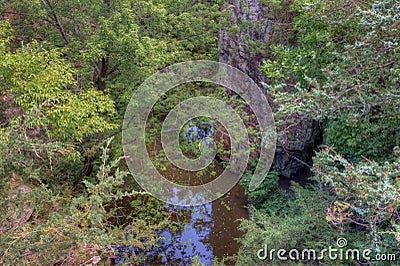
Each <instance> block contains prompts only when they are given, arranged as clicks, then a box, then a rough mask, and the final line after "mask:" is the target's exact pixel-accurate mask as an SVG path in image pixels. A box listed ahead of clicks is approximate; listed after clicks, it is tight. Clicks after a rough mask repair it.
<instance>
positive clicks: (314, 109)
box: [239, 0, 400, 265]
mask: <svg viewBox="0 0 400 266" xmlns="http://www.w3.org/2000/svg"><path fill="white" fill-rule="evenodd" d="M291 9H292V10H293V11H295V12H296V15H295V17H294V21H293V24H292V25H291V29H292V34H294V35H295V36H296V43H295V45H293V44H292V45H283V44H278V45H275V46H272V47H271V48H272V51H273V56H271V58H269V59H268V60H267V61H266V63H265V64H264V65H263V66H262V71H263V73H265V74H266V75H267V76H268V77H269V78H270V82H269V83H268V84H266V85H265V86H266V87H267V88H268V91H269V93H270V95H271V96H272V98H273V99H274V104H275V106H278V111H277V113H276V118H277V121H278V126H279V125H281V124H280V121H282V122H283V121H285V123H287V121H288V120H287V119H285V118H286V117H288V116H289V115H291V114H293V113H295V114H297V115H299V116H302V117H311V118H313V119H315V120H318V121H320V123H322V124H323V130H324V143H325V144H326V145H325V146H323V147H321V148H320V151H319V152H317V154H316V156H315V157H314V158H313V161H314V167H313V169H312V170H313V172H314V176H313V178H312V180H313V182H312V183H313V184H315V185H318V186H319V187H320V188H321V189H315V188H306V189H304V188H299V187H298V186H297V185H296V186H294V187H293V188H292V189H293V190H294V195H293V196H289V197H288V196H283V199H285V200H286V203H285V204H286V207H285V208H284V209H282V210H281V211H280V212H279V213H278V214H276V213H275V214H274V213H273V214H272V215H271V212H268V210H267V211H265V210H264V209H263V208H260V207H258V208H257V209H256V210H254V211H253V218H252V219H251V221H250V222H248V221H244V222H243V223H242V225H243V226H244V229H245V230H246V231H247V234H246V236H245V238H244V239H243V240H241V242H242V243H243V247H242V249H241V252H240V254H239V261H241V262H243V263H246V264H248V263H254V262H257V258H256V257H255V253H254V250H256V249H257V248H261V247H262V246H263V244H264V243H266V244H268V245H270V246H275V245H276V246H277V247H283V248H288V249H290V248H298V249H300V250H301V249H302V248H307V247H308V248H310V247H313V248H317V249H318V247H327V246H329V245H331V244H332V243H333V242H334V240H335V239H337V238H338V237H339V236H342V237H343V236H344V237H345V238H346V239H347V240H348V243H349V245H350V244H351V246H352V247H356V248H360V249H363V248H364V249H365V248H370V249H372V250H374V252H378V253H379V252H382V253H385V252H386V253H394V254H398V252H399V245H400V238H399V225H400V216H399V195H400V194H399V193H400V172H399V170H400V168H399V162H400V161H399V160H400V157H399V151H398V146H399V144H400V138H399V128H400V108H399V107H400V98H399V93H400V89H399V88H400V83H399V81H400V79H399V77H400V75H399V71H400V64H399V63H400V60H399V59H400V53H399V35H398V32H399V30H400V26H399V21H400V9H399V2H398V1H391V0H388V1H361V2H360V1H346V0H341V1H314V0H295V1H293V2H292V4H291ZM269 182H272V181H269ZM270 191H273V190H271V188H269V189H267V190H266V191H265V194H266V195H269V193H270ZM252 193H254V192H251V193H250V197H251V196H252ZM259 193H260V192H257V194H259ZM281 198H282V197H281ZM271 200H272V202H274V197H269V199H266V200H265V202H264V206H270V207H268V209H272V210H274V207H273V206H272V207H271V205H273V204H271V203H270V202H271ZM279 204H280V203H279ZM256 207H257V205H256ZM311 209H312V210H313V211H312V212H311V213H309V211H310V210H311ZM350 233H351V235H350ZM251 252H253V253H251ZM374 254H375V253H374ZM276 263H277V264H279V263H283V264H285V263H286V262H279V261H277V262H276ZM324 263H334V262H332V261H324ZM336 263H338V262H336ZM380 263H381V264H382V265H383V264H384V263H388V265H389V264H390V262H380Z"/></svg>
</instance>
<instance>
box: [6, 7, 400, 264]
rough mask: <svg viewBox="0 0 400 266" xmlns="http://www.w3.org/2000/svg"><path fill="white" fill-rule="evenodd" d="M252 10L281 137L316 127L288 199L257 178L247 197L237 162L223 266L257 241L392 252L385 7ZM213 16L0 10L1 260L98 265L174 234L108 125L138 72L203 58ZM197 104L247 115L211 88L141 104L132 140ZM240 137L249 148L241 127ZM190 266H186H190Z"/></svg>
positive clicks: (393, 97)
mask: <svg viewBox="0 0 400 266" xmlns="http://www.w3.org/2000/svg"><path fill="white" fill-rule="evenodd" d="M260 2H262V4H263V5H265V6H266V7H267V8H268V10H270V14H268V16H269V19H273V20H274V22H275V25H274V32H273V34H272V38H273V39H272V40H271V41H270V43H269V44H268V45H271V46H270V47H269V48H270V49H264V48H265V47H264V45H265V44H263V43H260V42H258V41H254V42H250V41H249V43H248V45H249V46H251V48H252V49H254V50H252V51H254V52H260V51H261V52H262V54H263V55H265V56H268V58H267V59H266V61H265V64H263V65H262V66H261V71H262V73H263V74H265V75H266V76H267V77H268V83H267V84H264V85H265V89H266V90H267V91H268V94H269V96H270V97H271V102H272V103H273V107H274V108H276V110H277V112H276V114H275V117H276V121H277V126H278V128H280V129H282V132H280V133H283V134H284V133H285V132H284V131H285V129H284V128H283V126H287V127H288V128H289V127H291V126H293V125H290V119H288V117H290V116H291V115H293V114H295V115H297V116H298V117H302V118H312V119H314V120H315V121H318V122H319V123H320V124H321V125H322V127H323V133H324V139H323V142H324V145H323V146H321V147H319V148H318V150H317V151H316V154H315V156H314V158H313V168H312V170H313V176H312V177H311V180H310V184H308V185H307V186H306V187H301V186H299V185H298V184H296V183H292V187H291V190H290V191H284V190H281V189H279V188H278V186H279V176H278V174H277V173H276V172H270V173H269V175H268V177H267V178H266V179H265V181H264V182H263V183H262V185H261V186H260V187H258V188H257V189H256V190H255V191H249V190H248V184H249V182H250V178H251V174H250V173H251V171H252V169H251V165H249V168H250V169H249V172H248V173H246V174H245V175H244V177H243V178H242V180H241V184H242V185H243V186H244V187H245V189H246V194H247V195H248V200H249V203H250V205H251V207H250V214H251V218H250V219H249V220H242V221H241V226H240V227H241V229H242V230H243V231H244V232H245V235H244V237H243V238H242V239H240V240H238V241H240V243H241V244H242V246H241V248H240V250H239V253H238V255H237V257H235V258H234V259H233V260H235V261H236V262H237V265H253V264H257V265H258V264H260V263H263V262H261V261H260V260H259V259H258V258H257V256H256V251H257V250H259V249H260V248H263V247H264V245H265V244H266V245H268V246H270V247H271V248H286V249H291V248H297V249H299V250H301V249H304V248H314V249H316V250H321V249H323V248H324V247H327V246H330V245H334V243H335V241H336V239H337V238H338V237H345V238H346V239H347V240H348V247H349V248H360V249H366V248H370V249H372V250H373V252H374V253H373V254H376V253H399V251H400V247H399V245H400V215H399V210H400V205H399V204H400V203H399V198H400V150H399V148H398V147H399V146H400V133H399V132H400V108H399V107H400V89H399V88H400V64H399V62H400V49H399V45H400V44H399V42H400V37H399V31H400V24H399V23H400V5H399V1H398V0H366V1H350V0H339V1H328V0H319V1H316V0H293V1H289V0H262V1H260ZM223 4H224V1H222V0H207V1H193V0H177V1H168V0H151V1H145V0H138V1H131V0H122V1H109V0H104V1H93V0H89V1H78V0H64V1H59V0H43V1H24V0H15V1H2V2H1V3H0V11H1V13H2V17H1V20H0V86H1V92H0V195H1V197H2V198H3V200H2V201H1V202H0V263H1V264H6V265H14V264H28V265H38V264H46V263H49V264H51V263H53V264H54V263H60V264H63V263H64V264H70V265H80V264H88V263H93V264H97V262H96V261H97V260H98V259H101V261H102V263H104V264H109V263H110V262H109V261H106V260H107V258H111V257H112V256H114V255H115V253H116V251H115V250H116V248H117V247H118V246H121V245H128V246H133V247H135V248H137V249H136V250H140V251H146V250H147V249H148V248H150V247H151V246H152V245H155V244H156V242H157V237H158V236H157V233H156V232H157V231H156V230H158V229H161V228H163V227H166V226H168V227H169V228H170V229H176V228H178V227H179V225H177V224H176V223H175V222H174V221H172V220H173V218H171V216H172V214H171V213H169V212H167V211H166V210H165V208H164V204H163V203H161V202H160V201H158V200H156V199H154V198H152V197H151V196H149V195H148V194H146V193H143V192H141V191H140V190H139V188H138V186H137V185H136V184H135V183H134V182H132V177H131V175H130V174H128V172H127V171H126V165H125V163H124V161H123V160H122V159H123V157H122V147H121V128H120V125H121V122H122V119H123V115H124V111H125V108H126V105H127V103H128V101H129V99H130V97H131V95H132V93H133V92H134V90H135V89H136V88H137V86H138V85H139V84H140V83H141V82H143V81H144V80H145V79H146V78H147V77H148V76H149V75H151V74H153V73H155V72H157V71H158V70H160V69H162V68H164V67H166V66H169V65H171V64H173V63H176V62H181V61H188V60H195V59H209V60H218V32H219V30H220V29H221V28H223V27H224V26H226V25H229V24H227V23H229V22H230V21H229V18H230V16H229V12H230V10H229V8H228V9H227V10H226V11H222V8H221V7H222V5H223ZM243 23H244V22H243ZM255 25H256V24H255ZM247 26H249V25H245V23H244V24H243V25H241V27H243V28H245V27H247ZM250 26H251V25H250ZM226 28H229V27H226ZM240 30H241V28H240V27H234V28H232V29H229V30H228V31H230V32H232V33H238V31H240ZM200 94H201V95H207V94H212V95H214V96H216V97H217V98H219V99H223V100H225V101H226V102H227V103H228V104H230V105H232V106H233V107H234V108H235V110H238V111H240V116H241V118H242V119H243V120H244V121H247V122H248V121H250V122H251V121H253V120H252V119H254V117H252V114H251V113H248V112H246V111H245V110H246V106H244V105H243V102H242V101H241V100H240V99H238V98H239V97H237V98H236V96H233V97H232V96H230V97H228V96H227V93H226V91H225V89H221V88H216V87H215V86H213V85H210V84H204V83H200V82H198V83H192V84H185V85H182V86H179V87H177V88H175V89H174V90H172V91H171V92H169V93H167V94H166V95H164V96H163V97H162V98H161V99H159V101H158V102H157V104H156V105H155V106H154V108H153V111H152V114H151V117H149V119H148V133H151V134H149V135H148V136H146V137H148V139H147V141H149V142H151V143H154V144H156V142H154V141H155V140H156V139H157V138H159V133H160V129H161V123H160V121H162V119H163V118H165V115H166V114H167V113H168V112H169V111H170V110H171V109H172V108H173V107H175V106H176V104H177V103H179V102H181V101H183V100H185V99H188V98H190V97H193V96H199V95H200ZM198 120H199V119H198ZM202 120H203V121H205V119H204V118H202ZM196 122H198V121H197V120H192V121H190V122H189V123H188V124H186V125H184V127H183V128H182V132H181V133H182V134H183V133H184V131H185V129H187V128H188V127H189V126H192V125H194V124H195V123H196ZM215 125H217V124H215ZM249 133H250V135H252V139H251V140H252V147H251V148H252V152H253V151H254V150H255V149H256V148H257V147H256V146H257V141H256V140H255V139H256V137H257V128H256V126H254V128H252V127H250V128H249ZM181 140H182V141H181V144H182V145H181V148H182V150H183V151H184V152H185V153H187V154H189V155H196V154H198V152H199V150H197V149H196V148H197V146H198V143H199V140H197V141H196V142H194V143H192V144H190V145H189V144H188V143H185V142H184V141H183V138H182V136H181ZM219 145H220V146H221V147H219V148H220V152H221V154H222V153H223V152H225V154H224V155H225V156H229V151H226V150H224V148H225V147H222V146H224V143H223V142H222V141H220V142H219ZM156 156H158V157H156V158H158V159H160V158H161V157H163V156H164V154H163V153H162V152H160V153H158V154H157V155H156ZM156 161H157V163H158V164H159V165H158V166H160V168H161V169H163V168H165V167H167V166H168V165H167V164H165V163H163V162H165V161H166V160H156ZM199 174H202V172H201V171H200V172H199ZM210 175H216V173H215V172H213V173H211V174H210ZM120 202H123V203H124V204H125V205H126V206H125V207H126V208H120V205H121V204H119V203H120ZM228 207H229V206H228ZM228 207H227V208H228ZM121 216H123V218H121ZM177 220H179V217H178V219H177ZM125 255H126V254H125ZM131 258H132V256H131ZM145 259H146V252H137V254H133V260H134V262H135V263H139V262H140V261H143V260H145ZM223 261H224V260H223ZM264 263H266V264H268V263H269V262H268V261H265V262H264ZM274 263H276V264H287V262H279V261H275V262H274ZM293 263H294V264H297V263H298V264H302V263H305V264H307V263H316V262H310V261H296V262H293ZM318 263H324V264H335V263H336V264H338V265H341V264H343V263H345V262H341V261H327V260H320V261H319V262H318ZM346 263H352V264H356V263H360V262H355V261H351V262H346ZM193 264H195V265H200V261H199V260H198V258H194V260H193ZM389 264H390V262H388V265H389ZM382 265H383V262H382Z"/></svg>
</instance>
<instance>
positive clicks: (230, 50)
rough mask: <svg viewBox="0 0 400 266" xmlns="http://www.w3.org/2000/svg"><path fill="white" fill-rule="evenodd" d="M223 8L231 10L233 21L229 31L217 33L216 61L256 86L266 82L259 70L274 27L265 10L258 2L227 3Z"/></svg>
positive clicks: (232, 1)
mask: <svg viewBox="0 0 400 266" xmlns="http://www.w3.org/2000/svg"><path fill="white" fill-rule="evenodd" d="M223 8H224V9H230V8H231V9H232V18H231V28H230V29H226V30H222V31H221V32H220V34H219V46H218V47H219V61H220V62H221V63H226V64H229V65H232V66H234V67H236V68H238V69H240V70H242V71H243V72H244V73H246V74H248V75H249V76H250V77H251V78H252V79H253V80H254V81H255V82H257V83H259V84H260V82H261V81H266V78H265V76H263V75H262V74H261V73H260V70H259V67H260V65H261V64H262V61H263V59H264V58H265V53H266V52H267V50H268V45H267V44H268V41H269V39H270V37H271V33H272V25H273V23H272V21H271V20H269V19H267V10H266V8H265V7H264V6H263V5H262V4H261V3H260V1H259V0H226V1H225V4H224V6H223ZM260 44H261V45H260ZM255 46H257V48H255Z"/></svg>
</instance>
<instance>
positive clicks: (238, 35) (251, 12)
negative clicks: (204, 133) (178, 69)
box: [215, 0, 319, 177]
mask: <svg viewBox="0 0 400 266" xmlns="http://www.w3.org/2000/svg"><path fill="white" fill-rule="evenodd" d="M223 8H224V9H231V10H232V17H231V27H230V28H227V29H224V30H222V31H221V32H220V34H219V61H220V62H221V63H226V64H229V65H231V66H234V67H236V68H238V69H240V70H241V71H243V72H244V73H246V74H247V75H249V76H250V77H251V78H252V79H253V80H254V81H255V82H256V83H257V84H258V85H259V86H260V87H261V88H262V84H263V83H267V82H268V80H267V77H266V76H265V75H263V74H262V73H261V72H260V70H259V68H260V66H261V65H262V63H263V60H264V59H265V57H266V55H267V54H268V51H269V45H270V41H271V36H272V33H273V26H274V22H273V21H272V20H271V19H269V17H271V16H269V15H270V14H269V12H272V11H270V10H268V8H267V7H266V6H265V5H263V4H262V3H261V2H260V0H226V1H225V4H224V7H223ZM275 19H277V20H278V21H279V18H275ZM287 120H288V121H291V122H290V124H288V125H284V126H283V127H282V128H279V129H277V130H278V131H280V132H285V133H284V134H281V135H282V137H281V138H280V139H278V142H277V149H276V152H275V159H274V164H273V169H275V170H277V171H278V173H279V174H280V175H282V176H285V177H293V176H295V175H296V174H298V173H300V172H301V171H302V170H303V168H304V167H307V166H308V165H309V164H310V162H311V156H312V154H313V148H314V147H315V145H316V143H317V142H318V135H319V130H318V125H317V123H315V122H314V121H312V120H310V119H309V118H307V117H300V116H296V115H293V116H292V117H290V118H288V119H287ZM246 125H247V124H246ZM247 126H248V125H247ZM215 133H216V136H217V137H216V141H217V143H218V142H222V143H223V145H222V146H223V147H224V150H229V145H230V144H229V143H230V142H229V140H228V139H225V138H221V136H222V135H225V134H223V133H224V132H219V131H218V129H217V130H216V132H215ZM219 133H221V134H219ZM219 135H221V136H220V138H218V136H219ZM218 139H220V141H219V140H218ZM220 144H221V143H220ZM253 155H254V154H253ZM220 159H221V160H229V155H227V154H225V155H222V156H220ZM303 172H304V171H303Z"/></svg>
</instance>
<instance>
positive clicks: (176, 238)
mask: <svg viewBox="0 0 400 266" xmlns="http://www.w3.org/2000/svg"><path fill="white" fill-rule="evenodd" d="M200 124H201V126H202V127H203V128H204V127H205V129H202V128H200V127H198V126H197V125H194V126H191V127H189V128H188V129H187V131H186V133H185V135H184V138H185V139H186V140H187V141H188V142H189V143H191V142H195V141H196V140H197V139H205V141H206V144H207V145H209V144H210V143H209V139H208V137H210V136H212V135H213V133H214V132H213V123H212V122H203V121H202V122H200ZM173 189H174V195H175V196H174V197H173V198H171V202H174V203H178V201H180V202H179V203H181V204H183V205H189V204H190V203H194V202H198V201H195V200H194V197H195V196H198V197H199V195H190V194H189V195H180V196H179V197H178V194H179V193H181V192H182V191H181V190H180V189H178V188H176V187H175V188H173ZM200 197H201V196H200ZM202 199H204V197H202ZM166 208H167V209H168V210H169V211H170V212H174V213H178V215H179V213H180V212H185V211H190V220H189V218H186V220H187V222H185V223H184V224H182V225H181V226H179V227H180V228H179V229H178V230H177V231H173V230H170V229H168V228H167V229H164V230H160V231H158V232H157V234H158V235H159V236H160V237H162V238H164V239H163V240H160V241H159V246H158V247H154V248H152V249H151V250H150V251H149V252H146V255H147V256H148V260H147V261H148V265H159V264H160V263H161V264H164V265H191V264H192V259H193V258H194V257H195V256H197V257H198V259H199V260H200V262H201V263H203V264H206V265H212V261H213V259H214V252H213V247H212V245H211V244H210V243H209V241H210V235H211V233H212V229H213V227H214V221H213V218H212V204H211V203H207V204H203V205H200V206H195V207H179V206H174V205H166ZM181 222H182V221H181ZM131 249H132V248H131V247H122V249H121V252H122V251H128V252H129V251H130V250H131ZM123 261H124V260H123V259H122V258H118V259H117V260H116V261H115V262H123Z"/></svg>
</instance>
